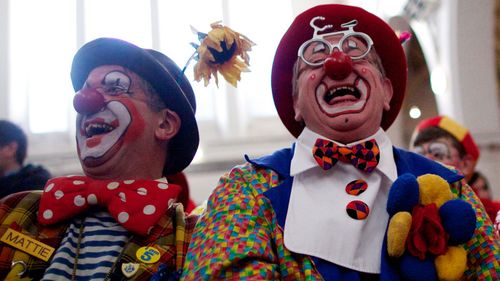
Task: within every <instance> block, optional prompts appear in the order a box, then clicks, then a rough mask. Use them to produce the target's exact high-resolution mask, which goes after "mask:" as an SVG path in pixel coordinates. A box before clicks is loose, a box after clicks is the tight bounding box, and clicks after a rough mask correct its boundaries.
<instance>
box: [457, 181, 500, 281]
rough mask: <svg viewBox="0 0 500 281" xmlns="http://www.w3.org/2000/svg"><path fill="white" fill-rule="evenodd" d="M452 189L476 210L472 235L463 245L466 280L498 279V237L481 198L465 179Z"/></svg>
mask: <svg viewBox="0 0 500 281" xmlns="http://www.w3.org/2000/svg"><path fill="white" fill-rule="evenodd" d="M452 191H453V192H454V193H455V194H456V195H458V196H460V197H461V198H462V199H464V200H465V201H467V202H469V204H471V205H472V207H473V208H474V210H475V211H476V230H475V232H474V236H473V238H472V239H471V240H469V242H467V244H466V245H465V246H464V248H465V249H466V250H467V252H468V255H467V262H468V264H467V265H468V268H467V271H466V272H465V274H466V276H467V280H487V281H493V280H500V237H499V236H498V234H497V233H496V231H495V230H494V227H493V225H492V222H491V220H490V218H489V217H488V214H487V213H486V211H485V210H484V208H483V205H482V203H481V200H479V198H478V197H477V195H476V193H475V192H474V191H473V190H472V188H471V187H470V186H468V185H467V184H466V183H465V181H462V182H457V183H455V184H453V185H452ZM457 215H460V214H457Z"/></svg>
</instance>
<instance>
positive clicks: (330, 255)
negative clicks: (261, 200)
mask: <svg viewBox="0 0 500 281" xmlns="http://www.w3.org/2000/svg"><path fill="white" fill-rule="evenodd" d="M317 138H323V139H326V138H324V137H322V136H320V135H318V134H316V133H314V132H312V131H311V130H309V129H307V128H305V129H304V130H303V132H302V133H301V135H300V136H299V137H298V138H297V141H296V145H295V152H294V156H293V158H292V162H291V166H290V174H291V176H293V177H294V179H293V184H292V191H291V195H290V202H289V206H288V213H287V217H286V222H285V229H284V241H285V246H286V247H287V248H288V249H289V250H291V251H293V252H296V253H301V254H305V255H310V256H315V257H318V258H321V259H324V260H327V261H329V262H332V263H335V264H338V265H340V266H343V267H347V268H350V269H354V270H357V271H361V272H367V273H380V262H381V254H382V243H383V239H384V235H385V230H386V227H387V222H388V220H389V215H388V214H387V211H386V205H387V196H388V193H389V188H390V186H391V185H392V183H393V182H394V181H395V180H396V178H397V170H396V164H395V162H394V156H393V152H392V143H391V141H390V140H389V138H388V137H387V135H386V133H385V132H384V131H383V130H382V129H379V130H378V131H377V133H375V134H374V135H373V136H371V137H369V138H367V139H364V140H360V141H357V142H354V143H351V144H347V145H348V146H351V145H354V144H357V143H360V142H363V141H365V140H369V139H372V138H374V139H375V140H376V141H377V144H378V146H379V149H380V161H379V164H378V166H377V168H376V169H375V170H374V171H373V172H372V173H370V174H368V173H365V172H362V171H361V170H359V169H357V168H355V167H354V166H352V165H351V164H346V163H343V162H341V161H338V162H337V164H336V165H335V166H334V167H333V168H332V169H330V170H326V171H325V170H323V169H322V168H321V167H319V166H318V164H317V162H316V161H315V160H314V157H313V154H312V150H313V147H314V143H315V142H316V139H317ZM337 144H339V145H344V144H341V143H338V142H337ZM359 179H362V180H364V181H366V183H367V185H368V188H367V189H366V191H365V192H363V193H362V194H359V195H357V196H356V195H350V194H348V193H347V192H346V189H345V187H346V186H347V185H348V184H349V183H350V182H352V181H354V180H359ZM354 200H360V201H362V202H364V203H366V204H367V205H368V207H369V210H370V211H369V214H368V217H366V219H364V220H356V219H353V218H351V217H350V216H349V215H348V214H347V212H346V206H347V204H348V203H349V202H351V201H354Z"/></svg>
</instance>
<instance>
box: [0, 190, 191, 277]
mask: <svg viewBox="0 0 500 281" xmlns="http://www.w3.org/2000/svg"><path fill="white" fill-rule="evenodd" d="M40 195H41V192H24V193H17V194H15V195H13V196H10V197H7V198H4V199H2V201H0V236H1V235H3V234H4V233H5V231H6V230H7V229H8V228H13V229H15V230H17V231H21V232H23V233H24V234H26V235H29V236H30V237H33V238H34V239H36V240H38V241H41V242H43V243H45V244H48V245H50V246H52V247H54V248H56V249H57V248H58V247H59V244H60V242H61V240H62V238H63V236H64V233H65V230H66V228H67V224H57V225H55V226H50V227H44V226H41V225H39V224H38V221H37V218H36V212H37V210H38V204H39V200H40ZM196 221H197V216H188V217H185V216H184V211H183V208H182V205H181V204H177V203H176V204H174V205H173V206H172V207H170V208H169V209H168V210H167V212H166V213H165V215H164V216H162V217H161V218H160V220H159V222H158V223H157V224H156V225H155V226H154V228H153V230H152V231H151V234H150V235H148V236H134V237H133V238H132V240H131V241H129V243H127V244H126V245H125V247H124V249H123V250H122V255H121V257H120V260H119V261H118V262H117V265H116V269H115V270H114V272H112V273H111V276H110V278H111V279H112V280H115V279H116V280H121V279H123V278H125V277H124V276H123V274H122V272H121V264H122V263H128V262H138V261H137V258H136V252H137V250H138V249H139V248H140V247H143V246H154V247H155V248H156V249H158V250H159V251H160V252H161V254H162V256H161V258H160V261H159V262H157V263H155V264H152V265H146V264H144V263H141V265H140V268H139V270H138V272H137V273H136V274H135V275H134V276H132V277H131V278H129V279H127V280H149V279H150V278H151V276H152V274H153V273H155V272H156V271H157V270H158V268H159V266H160V265H161V264H165V265H167V267H168V268H169V271H180V270H181V269H182V268H181V265H182V264H183V263H184V260H185V253H186V251H187V247H188V245H189V242H190V238H191V234H192V231H193V229H194V226H195V224H196ZM20 259H21V260H23V261H24V262H26V264H27V275H28V277H30V278H33V280H39V279H41V277H42V276H43V274H44V272H45V269H46V268H47V267H48V265H49V262H50V261H49V262H44V261H42V260H40V259H37V258H34V257H31V256H29V255H27V254H24V253H23V252H21V251H18V250H16V249H14V248H12V247H10V246H8V245H6V244H4V243H0V279H1V280H3V279H4V278H5V276H6V275H7V274H8V273H9V271H10V269H11V262H12V261H13V260H20Z"/></svg>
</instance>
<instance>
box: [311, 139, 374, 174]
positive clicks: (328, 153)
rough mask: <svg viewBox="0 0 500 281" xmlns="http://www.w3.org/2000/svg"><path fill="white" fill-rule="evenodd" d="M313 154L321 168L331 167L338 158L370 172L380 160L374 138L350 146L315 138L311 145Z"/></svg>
mask: <svg viewBox="0 0 500 281" xmlns="http://www.w3.org/2000/svg"><path fill="white" fill-rule="evenodd" d="M312 152H313V156H314V159H315V160H316V162H318V165H319V166H320V167H321V168H323V170H328V169H331V168H332V167H333V166H334V165H335V164H336V163H337V162H338V161H339V160H340V161H342V162H344V163H351V164H352V165H353V166H354V167H356V168H358V169H360V170H362V171H364V172H367V173H371V172H373V170H375V168H376V167H377V165H378V162H379V160H380V150H379V148H378V145H377V142H376V141H375V140H374V139H371V140H368V141H366V142H364V143H359V144H356V145H353V146H352V147H347V146H340V145H337V144H336V143H334V142H331V141H329V140H325V139H317V140H316V143H315V144H314V147H313V151H312Z"/></svg>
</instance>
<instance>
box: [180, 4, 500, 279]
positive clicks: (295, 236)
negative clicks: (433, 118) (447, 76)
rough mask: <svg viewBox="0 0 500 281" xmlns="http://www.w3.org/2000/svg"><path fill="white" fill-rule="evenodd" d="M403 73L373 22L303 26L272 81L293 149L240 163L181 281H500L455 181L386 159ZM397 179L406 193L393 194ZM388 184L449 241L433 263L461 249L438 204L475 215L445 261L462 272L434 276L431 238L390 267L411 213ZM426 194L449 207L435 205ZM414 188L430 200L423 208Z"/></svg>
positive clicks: (358, 17)
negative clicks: (401, 217)
mask: <svg viewBox="0 0 500 281" xmlns="http://www.w3.org/2000/svg"><path fill="white" fill-rule="evenodd" d="M406 73H407V69H406V60H405V55H404V52H403V48H402V47H401V42H400V38H398V36H396V34H395V32H394V31H393V30H392V29H391V28H390V27H389V26H388V25H387V24H386V23H385V22H384V21H382V20H381V19H379V18H378V17H376V16H374V15H372V14H370V13H368V12H366V11H364V10H363V9H360V8H357V7H351V6H344V5H334V4H331V5H321V6H317V7H313V8H311V9H309V10H307V11H305V12H303V13H302V14H300V15H299V16H298V17H297V18H296V19H295V20H294V21H293V23H292V25H291V26H290V28H289V29H288V31H287V32H286V33H285V34H284V36H283V38H282V39H281V42H280V44H279V46H278V49H277V52H276V55H275V58H274V64H273V69H272V91H273V96H274V102H275V105H276V108H277V111H278V113H279V116H280V118H281V120H282V122H283V123H284V125H285V126H286V128H287V129H288V130H289V131H290V133H291V134H292V135H293V136H295V137H296V138H297V139H296V141H295V142H294V143H293V145H292V146H291V148H285V149H282V150H278V151H276V152H274V153H273V154H271V155H268V156H264V157H261V158H257V159H255V158H250V157H248V156H247V157H246V160H247V163H245V164H243V165H241V166H237V167H235V168H233V169H232V170H231V171H230V172H229V173H227V174H225V175H224V176H222V178H221V179H220V181H219V184H218V186H217V188H216V189H215V190H214V192H213V193H212V194H211V196H210V197H209V200H208V203H207V209H206V211H205V213H204V214H203V215H202V216H201V217H200V220H199V221H198V223H197V225H196V228H195V231H194V233H193V236H192V239H191V244H190V245H189V250H188V254H187V257H186V264H185V266H184V272H183V277H184V278H185V280H225V279H230V280H345V281H347V280H349V281H360V280H438V279H439V280H454V279H456V278H463V277H462V276H464V277H465V279H468V280H494V279H498V278H499V277H500V264H499V260H498V256H499V255H500V252H499V245H498V240H497V239H492V235H491V233H492V230H493V226H492V224H491V221H490V220H489V219H488V218H487V216H486V214H485V212H484V210H483V207H482V205H481V204H480V203H478V202H479V201H478V199H477V197H476V196H475V194H474V192H473V191H472V189H471V188H470V187H469V186H467V185H466V184H465V183H464V182H463V181H462V178H463V177H462V176H461V175H459V174H457V173H456V172H454V171H453V170H450V169H448V168H446V167H444V166H442V165H440V164H438V163H436V162H434V161H431V160H429V159H427V158H425V157H422V156H420V155H418V154H415V153H412V152H408V151H405V150H402V149H399V148H396V147H393V145H392V143H391V140H390V139H389V138H388V136H387V134H386V132H385V130H386V129H388V128H389V127H390V125H391V124H392V123H393V121H394V120H395V118H396V116H397V115H398V112H399V110H400V108H401V104H402V102H403V98H404V91H405V85H406ZM402 176H405V177H409V178H411V179H413V180H408V181H404V180H398V179H399V178H401V177H402ZM417 179H418V181H417ZM427 179H431V181H430V182H429V181H427ZM397 180H398V181H397ZM396 181H397V186H398V188H397V189H395V190H399V191H401V193H400V194H403V193H405V192H406V190H409V188H410V187H409V186H407V185H406V183H408V184H409V185H411V188H412V190H416V192H413V193H412V195H413V196H412V198H413V199H415V201H414V202H412V204H413V203H415V204H416V206H415V208H417V209H419V208H420V207H421V205H420V204H422V206H424V205H423V204H426V206H425V208H426V210H430V211H431V212H433V213H432V214H433V215H434V216H433V218H435V221H434V222H433V223H435V224H434V225H435V226H436V227H437V228H439V229H441V230H443V229H444V230H446V231H441V234H442V235H440V236H439V242H440V243H441V244H440V245H438V246H439V247H438V248H439V249H438V251H437V252H439V255H442V256H447V255H446V254H447V252H446V251H447V249H451V248H452V247H448V246H451V245H449V244H450V243H452V242H454V241H451V240H448V239H447V237H448V235H450V234H451V235H452V236H453V237H456V234H457V231H453V230H456V229H457V228H456V226H457V225H452V227H451V228H450V227H449V226H450V225H449V224H448V222H449V221H450V220H446V221H444V222H443V224H444V227H443V225H442V224H441V221H440V218H439V217H440V214H439V213H436V210H437V208H436V205H434V204H435V202H437V201H439V205H443V206H444V204H442V203H445V201H452V202H459V203H458V205H461V206H465V208H466V209H467V210H469V211H470V212H469V214H472V216H470V217H469V220H468V223H469V224H468V225H467V227H468V228H469V229H471V230H472V231H470V233H468V234H469V235H467V236H463V237H461V238H463V239H458V240H459V242H460V243H465V242H466V243H465V245H459V246H458V247H457V248H456V249H457V252H461V253H463V255H452V259H451V260H452V263H456V264H457V265H459V266H457V267H455V266H453V265H455V264H451V265H452V267H453V268H459V270H456V271H454V272H448V271H446V270H445V271H444V272H443V269H446V268H447V267H446V266H448V265H450V263H449V262H448V261H445V262H444V264H446V266H445V267H443V266H441V265H440V264H438V263H440V262H441V261H442V260H443V259H439V261H438V258H437V254H434V253H435V252H433V251H430V252H429V251H427V248H429V249H431V250H432V249H434V248H435V247H434V246H435V245H427V244H429V243H431V241H433V240H435V239H434V237H433V236H432V235H431V236H425V229H428V227H425V226H424V227H423V229H424V233H423V234H424V235H419V234H418V233H417V235H416V236H412V237H417V238H419V239H420V238H422V237H423V239H421V240H420V241H419V243H416V245H418V246H419V247H420V246H422V245H423V247H422V249H419V250H421V251H419V257H418V258H417V257H414V256H409V255H408V251H405V250H406V249H405V246H406V244H405V243H404V240H399V242H403V243H402V244H401V245H402V247H403V248H402V252H401V254H403V257H402V258H398V257H395V256H393V255H391V256H390V255H389V253H388V252H389V250H390V249H389V250H388V246H387V244H388V243H387V238H386V231H387V229H388V223H389V220H392V218H391V216H392V214H394V213H395V212H392V211H399V209H400V208H399V207H400V206H399V205H398V204H399V203H400V202H402V201H404V200H405V199H406V198H405V197H398V196H392V197H391V196H390V191H391V189H392V186H393V184H396ZM434 181H435V182H439V186H440V190H441V191H442V194H444V195H445V197H446V198H445V200H435V199H437V198H435V197H434V195H435V192H434V189H433V188H432V187H433V184H432V183H433V182H434ZM429 183H430V184H429ZM429 187H430V188H429ZM415 188H416V189H415ZM419 188H421V189H422V192H421V194H423V195H426V196H427V195H429V196H428V197H430V200H427V199H425V200H420V198H419V193H418V192H419ZM415 195H416V196H415ZM438 195H439V196H441V194H438ZM390 198H392V199H394V198H396V199H397V198H400V200H392V201H391V200H389V199H390ZM443 198H444V197H443ZM455 199H456V200H458V201H455ZM389 203H393V204H389ZM404 203H405V205H406V207H407V206H410V204H406V203H408V202H404ZM411 207H413V206H411ZM427 207H429V208H428V209H427ZM422 208H423V207H422ZM389 209H390V210H391V212H389ZM451 209H453V208H451ZM410 217H411V215H410ZM413 218H414V220H415V221H419V222H421V221H425V220H426V218H427V217H426V216H425V215H424V216H423V215H422V213H420V215H418V214H416V213H414V214H413ZM417 218H418V219H417ZM451 221H453V219H452V220H451ZM476 221H477V226H476ZM455 222H456V220H455ZM470 223H472V225H471V224H470ZM424 225H425V224H424ZM410 226H411V229H410V228H409V229H408V230H409V231H411V232H412V233H414V232H416V231H415V229H414V227H413V225H411V223H410ZM450 230H452V231H450ZM447 231H448V232H447ZM392 234H394V233H392ZM395 234H397V235H398V237H400V238H401V237H406V235H400V234H401V233H395ZM405 239H406V238H405ZM458 240H457V241H458ZM428 242H429V243H428ZM453 247H455V246H453ZM453 249H455V248H453ZM460 249H461V250H460ZM406 257H409V258H406ZM420 257H421V258H423V259H424V260H423V261H421V260H420V259H419V258H420ZM456 257H459V258H458V259H456ZM434 259H435V260H436V264H434ZM445 260H446V259H445ZM403 261H404V262H403ZM407 261H409V262H407ZM427 261H430V262H427ZM420 269H424V270H420ZM427 269H432V270H433V271H429V270H427ZM429 272H430V273H429ZM423 276H425V278H423ZM457 276H458V277H457ZM427 277H429V279H427Z"/></svg>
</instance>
